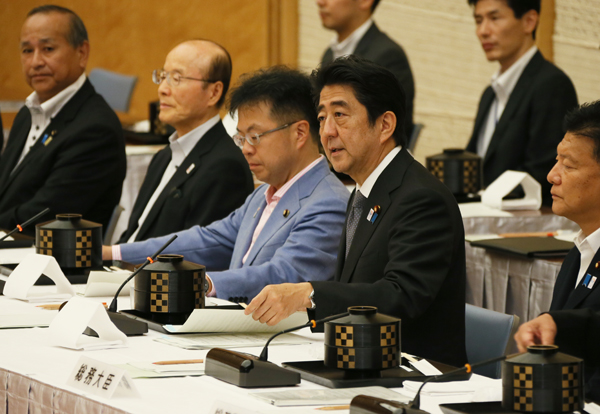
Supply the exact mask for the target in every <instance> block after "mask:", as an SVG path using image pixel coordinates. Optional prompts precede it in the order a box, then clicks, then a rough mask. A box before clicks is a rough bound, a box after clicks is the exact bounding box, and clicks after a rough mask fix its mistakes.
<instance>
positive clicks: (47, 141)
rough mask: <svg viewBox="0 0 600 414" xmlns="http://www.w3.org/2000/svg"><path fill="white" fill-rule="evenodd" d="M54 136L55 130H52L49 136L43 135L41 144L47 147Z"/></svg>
mask: <svg viewBox="0 0 600 414" xmlns="http://www.w3.org/2000/svg"><path fill="white" fill-rule="evenodd" d="M55 135H56V129H54V130H52V132H50V135H48V134H45V135H44V137H43V138H42V144H44V145H45V146H47V145H48V144H49V143H50V142H51V141H52V137H54V136H55Z"/></svg>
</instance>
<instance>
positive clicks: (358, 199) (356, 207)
mask: <svg viewBox="0 0 600 414" xmlns="http://www.w3.org/2000/svg"><path fill="white" fill-rule="evenodd" d="M366 201H367V199H366V198H365V196H364V195H362V193H361V192H360V190H357V191H356V193H355V194H354V199H353V200H352V210H351V211H350V216H349V217H348V222H347V223H346V257H348V252H349V251H350V246H351V245H352V239H354V233H356V228H357V227H358V221H359V220H360V216H361V215H362V212H363V208H364V206H365V203H366Z"/></svg>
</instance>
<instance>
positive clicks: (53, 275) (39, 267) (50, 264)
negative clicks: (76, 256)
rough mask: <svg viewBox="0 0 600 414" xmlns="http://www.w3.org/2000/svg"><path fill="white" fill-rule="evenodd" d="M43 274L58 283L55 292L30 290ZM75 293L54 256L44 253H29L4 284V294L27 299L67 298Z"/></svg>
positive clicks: (48, 299) (49, 299)
mask: <svg viewBox="0 0 600 414" xmlns="http://www.w3.org/2000/svg"><path fill="white" fill-rule="evenodd" d="M42 274H45V275H46V276H48V277H49V278H50V279H52V281H53V282H54V283H55V284H56V291H55V292H54V293H41V292H30V289H31V287H32V286H33V285H34V284H35V282H36V281H37V280H38V279H39V278H40V276H41V275H42ZM73 295H75V291H74V290H73V287H72V286H71V283H69V281H68V280H67V278H66V277H65V275H64V274H63V272H62V270H61V269H60V267H59V266H58V263H57V262H56V259H55V258H54V257H52V256H46V255H42V254H30V255H28V256H27V257H26V258H25V259H23V261H22V262H21V264H20V265H18V266H17V268H16V269H15V270H14V271H13V272H12V273H11V275H10V277H9V278H8V280H7V282H6V285H5V286H4V296H6V297H9V298H13V299H21V300H27V301H30V302H32V301H51V300H66V299H68V298H70V297H72V296H73Z"/></svg>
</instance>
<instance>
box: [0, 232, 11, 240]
mask: <svg viewBox="0 0 600 414" xmlns="http://www.w3.org/2000/svg"><path fill="white" fill-rule="evenodd" d="M4 236H6V232H5V231H2V230H0V239H1V238H2V237H4ZM13 240H14V239H13V237H12V236H8V237H7V238H6V239H4V240H2V241H13Z"/></svg>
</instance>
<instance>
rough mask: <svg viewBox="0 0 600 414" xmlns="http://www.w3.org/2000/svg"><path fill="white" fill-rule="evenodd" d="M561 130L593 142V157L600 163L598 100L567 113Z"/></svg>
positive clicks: (599, 114)
mask: <svg viewBox="0 0 600 414" xmlns="http://www.w3.org/2000/svg"><path fill="white" fill-rule="evenodd" d="M563 129H564V131H565V132H567V133H571V134H573V135H579V136H583V137H588V138H590V139H591V140H592V141H594V157H595V158H596V161H597V162H598V163H600V100H599V101H595V102H588V103H584V104H582V105H581V106H579V107H577V108H575V109H573V110H572V111H570V112H569V113H567V115H566V116H565V119H564V121H563Z"/></svg>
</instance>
